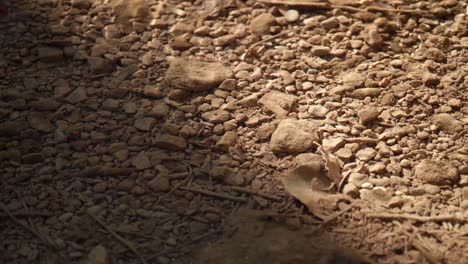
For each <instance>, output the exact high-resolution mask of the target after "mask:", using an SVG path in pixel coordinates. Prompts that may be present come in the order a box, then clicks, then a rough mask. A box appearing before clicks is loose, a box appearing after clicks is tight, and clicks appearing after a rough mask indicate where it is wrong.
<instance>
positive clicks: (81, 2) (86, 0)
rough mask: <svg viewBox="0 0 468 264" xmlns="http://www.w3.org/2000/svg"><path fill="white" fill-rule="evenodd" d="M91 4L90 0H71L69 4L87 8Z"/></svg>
mask: <svg viewBox="0 0 468 264" xmlns="http://www.w3.org/2000/svg"><path fill="white" fill-rule="evenodd" d="M92 5H93V2H91V0H72V1H71V6H73V7H76V8H78V9H89V8H90V7H91V6H92Z"/></svg>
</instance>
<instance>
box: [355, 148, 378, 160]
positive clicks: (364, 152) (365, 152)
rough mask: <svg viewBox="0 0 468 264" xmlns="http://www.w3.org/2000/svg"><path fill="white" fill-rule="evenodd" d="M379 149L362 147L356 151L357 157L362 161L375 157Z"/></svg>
mask: <svg viewBox="0 0 468 264" xmlns="http://www.w3.org/2000/svg"><path fill="white" fill-rule="evenodd" d="M376 154H377V151H375V150H374V149H372V148H365V149H361V150H359V151H358V152H357V153H356V158H358V159H359V160H362V161H369V160H371V159H373V158H374V157H375V155H376Z"/></svg>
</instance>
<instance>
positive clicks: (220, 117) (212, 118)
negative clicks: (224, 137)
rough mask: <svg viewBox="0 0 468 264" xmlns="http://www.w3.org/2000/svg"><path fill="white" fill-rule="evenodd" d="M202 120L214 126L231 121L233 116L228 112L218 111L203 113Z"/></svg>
mask: <svg viewBox="0 0 468 264" xmlns="http://www.w3.org/2000/svg"><path fill="white" fill-rule="evenodd" d="M202 118H203V119H205V120H206V121H208V122H210V123H212V124H218V123H223V122H226V121H228V120H229V119H231V114H230V113H229V112H228V111H226V110H222V109H218V110H213V111H209V112H205V113H203V114H202Z"/></svg>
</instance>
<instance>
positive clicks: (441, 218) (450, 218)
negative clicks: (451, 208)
mask: <svg viewBox="0 0 468 264" xmlns="http://www.w3.org/2000/svg"><path fill="white" fill-rule="evenodd" d="M362 212H363V213H365V215H366V216H367V217H369V218H380V219H388V220H402V219H403V220H413V221H417V222H461V223H467V222H468V219H467V218H465V217H461V216H457V215H435V216H419V215H410V214H392V213H373V212H371V211H362Z"/></svg>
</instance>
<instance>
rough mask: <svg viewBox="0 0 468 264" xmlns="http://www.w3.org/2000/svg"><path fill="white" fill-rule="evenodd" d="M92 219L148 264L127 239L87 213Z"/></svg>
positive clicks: (144, 263)
mask: <svg viewBox="0 0 468 264" xmlns="http://www.w3.org/2000/svg"><path fill="white" fill-rule="evenodd" d="M86 213H87V214H88V215H89V216H90V217H91V218H93V219H94V221H96V222H97V223H98V224H99V225H101V226H102V227H103V228H104V229H106V230H107V232H109V233H110V234H111V235H112V236H114V237H115V238H116V239H117V240H119V242H120V243H122V244H124V245H125V246H126V247H128V249H130V251H132V252H133V254H135V255H136V256H137V257H138V258H139V259H140V261H141V262H142V263H143V264H146V260H145V259H144V258H143V257H142V256H141V255H140V253H138V251H137V250H136V249H135V247H134V246H133V245H132V244H131V243H130V242H129V241H128V240H126V239H125V238H123V237H121V236H119V235H118V234H117V233H115V232H114V231H113V230H112V229H111V228H110V227H109V226H107V225H106V224H105V223H104V222H103V221H102V220H101V219H99V218H98V217H97V216H95V215H93V214H92V213H90V212H86Z"/></svg>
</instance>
